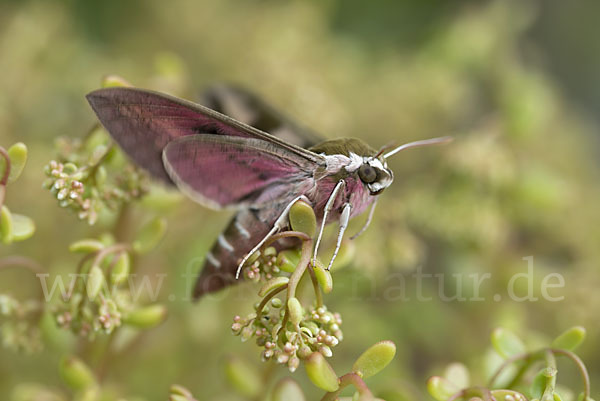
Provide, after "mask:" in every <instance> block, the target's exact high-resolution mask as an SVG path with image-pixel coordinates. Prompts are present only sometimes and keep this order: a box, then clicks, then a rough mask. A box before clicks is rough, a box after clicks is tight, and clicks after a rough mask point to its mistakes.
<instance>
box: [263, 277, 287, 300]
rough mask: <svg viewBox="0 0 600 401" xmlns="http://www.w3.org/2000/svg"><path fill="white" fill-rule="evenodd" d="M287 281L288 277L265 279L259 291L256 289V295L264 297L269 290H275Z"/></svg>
mask: <svg viewBox="0 0 600 401" xmlns="http://www.w3.org/2000/svg"><path fill="white" fill-rule="evenodd" d="M288 281H290V279H289V278H288V277H275V278H272V279H271V280H269V281H267V282H266V283H265V284H264V285H263V286H262V287H261V289H260V291H258V295H259V296H261V297H264V296H265V295H267V294H268V293H270V292H271V291H273V290H276V289H277V288H280V287H283V286H284V285H286V284H287V283H288Z"/></svg>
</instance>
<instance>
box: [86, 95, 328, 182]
mask: <svg viewBox="0 0 600 401" xmlns="http://www.w3.org/2000/svg"><path fill="white" fill-rule="evenodd" d="M87 99H88V101H89V103H90V105H91V106H92V108H93V109H94V111H95V112H96V114H97V115H98V118H99V119H100V122H101V123H102V124H103V125H104V127H105V128H106V129H107V130H108V132H110V134H111V136H112V137H113V138H114V140H115V141H116V142H117V143H118V144H119V145H120V146H121V147H122V148H123V149H124V151H125V152H126V153H127V154H128V155H129V156H130V157H131V158H132V159H133V161H135V162H136V163H137V164H138V165H140V166H141V167H142V168H144V169H146V170H148V171H149V172H150V173H151V174H152V175H154V176H155V177H157V178H159V179H162V180H163V181H165V182H168V183H170V182H171V180H170V178H169V175H168V174H167V172H166V171H165V168H164V165H163V163H162V160H161V156H162V153H163V149H164V148H165V146H167V144H168V143H170V142H171V141H173V140H175V139H179V138H182V137H185V136H189V135H198V134H206V135H218V136H226V137H239V138H255V139H261V140H263V141H266V142H270V143H272V144H274V145H275V146H278V147H280V148H282V149H285V150H286V151H287V152H289V153H291V154H294V155H296V156H297V157H300V158H304V159H306V160H309V161H312V162H318V161H319V157H320V156H318V155H316V154H315V153H312V152H310V151H308V150H305V149H302V148H300V147H298V146H295V145H293V144H289V143H286V142H285V141H283V140H281V139H278V138H276V137H274V136H272V135H269V134H267V133H265V132H262V131H260V130H258V129H256V128H253V127H251V126H248V125H246V124H244V123H241V122H239V121H236V120H234V119H232V118H230V117H227V116H225V115H223V114H220V113H218V112H216V111H214V110H211V109H209V108H206V107H204V106H200V105H198V104H195V103H192V102H188V101H185V100H182V99H178V98H175V97H172V96H169V95H165V94H161V93H157V92H152V91H148V90H143V89H136V88H106V89H100V90H97V91H94V92H91V93H90V94H88V95H87Z"/></svg>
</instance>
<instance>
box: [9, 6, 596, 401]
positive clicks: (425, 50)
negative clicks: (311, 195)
mask: <svg viewBox="0 0 600 401" xmlns="http://www.w3.org/2000/svg"><path fill="white" fill-rule="evenodd" d="M598 12H600V6H599V5H598V3H597V2H593V1H591V0H588V1H580V2H558V1H557V2H542V1H516V0H514V1H510V0H509V1H452V2H450V1H448V2H434V1H430V2H423V1H417V0H413V1H394V0H386V1H372V2H363V1H360V0H349V1H343V0H326V1H268V0H263V1H234V0H221V1H191V0H189V1H171V2H165V1H142V0H133V1H127V2H125V1H117V0H108V1H77V0H70V1H69V0H65V1H17V0H15V1H6V0H4V1H2V2H0V138H1V141H0V144H1V145H2V146H4V147H8V146H9V145H11V144H12V143H14V142H16V141H23V142H25V143H26V144H27V146H28V147H29V150H30V161H29V163H28V165H27V167H26V170H25V172H24V175H23V177H22V178H21V179H20V180H19V181H18V182H17V183H15V184H14V185H13V186H11V187H10V190H9V192H8V198H7V205H9V206H11V208H14V209H18V210H19V211H20V212H22V213H24V214H27V215H29V216H31V217H32V218H33V219H34V220H35V221H36V224H37V232H36V234H35V236H34V237H32V238H31V239H29V240H27V241H25V242H23V243H18V244H13V245H10V246H6V245H1V247H0V256H7V255H16V254H19V255H27V256H29V257H31V258H33V259H34V260H36V261H38V262H39V263H41V264H42V265H43V266H45V267H46V268H47V269H48V270H49V271H50V272H71V271H74V269H75V266H76V263H77V260H78V259H77V257H76V256H74V255H71V254H69V253H68V251H67V248H68V244H69V243H71V242H72V241H74V240H77V239H79V238H82V237H90V236H94V235H97V234H99V233H101V232H102V231H103V224H105V226H104V228H106V227H110V221H109V222H101V223H100V224H99V225H96V226H94V227H89V226H87V225H86V224H85V223H84V222H80V221H78V220H77V219H76V218H75V216H73V215H72V214H70V213H69V212H68V211H66V210H64V209H61V208H59V207H58V206H57V204H56V200H55V199H53V197H52V196H51V195H50V194H49V193H48V191H46V190H44V189H42V187H41V185H42V182H43V180H44V174H43V166H44V165H45V164H46V163H47V162H48V161H49V160H51V159H52V158H54V157H55V150H54V141H55V139H56V138H57V137H59V136H72V137H76V136H82V135H84V134H85V132H86V131H87V130H88V129H89V127H90V126H91V125H92V124H93V122H94V121H95V119H94V115H93V113H92V111H91V109H90V108H89V107H88V105H87V103H86V101H85V99H84V95H85V94H86V93H88V92H89V91H91V90H93V89H96V88H98V87H99V85H100V80H101V78H102V77H103V76H104V75H106V74H118V75H120V76H122V77H124V78H125V79H127V80H128V81H130V82H131V83H132V84H133V85H135V86H139V87H145V88H151V89H156V90H161V91H167V92H170V93H173V94H177V95H179V96H182V97H186V98H189V99H194V98H197V96H198V94H199V93H200V91H201V89H202V88H203V87H206V86H207V85H209V84H211V83H213V82H215V81H228V82H235V83H239V84H243V85H244V86H246V87H248V88H250V89H252V90H253V91H255V92H257V93H259V94H260V95H261V96H263V97H264V98H265V99H267V100H268V101H269V102H271V103H272V104H274V105H276V106H277V107H278V108H280V109H281V110H283V111H284V112H285V113H287V114H288V115H290V116H293V117H294V118H295V119H297V120H299V121H301V122H302V123H304V124H306V125H308V126H310V127H312V128H314V129H315V130H317V131H318V132H321V133H323V135H325V136H327V137H328V138H335V137H341V136H354V137H360V138H363V139H364V140H366V141H368V142H369V143H370V144H371V146H373V147H380V146H382V145H384V144H386V143H388V142H390V141H396V142H399V143H402V142H407V141H410V140H416V139H424V138H429V137H433V136H440V135H448V134H449V135H453V136H455V138H456V140H455V142H454V143H452V144H451V145H448V146H445V147H443V148H430V149H424V150H414V151H410V152H406V153H403V154H400V155H398V156H397V157H395V158H394V159H393V160H392V161H391V167H392V168H393V170H394V172H395V175H396V180H395V182H394V185H393V186H392V187H391V188H390V189H388V190H387V191H386V192H385V193H384V194H383V195H382V197H381V200H380V203H379V206H378V212H377V213H376V214H375V219H374V223H373V225H372V226H371V228H370V229H369V230H368V232H367V233H366V234H365V235H364V236H363V237H361V238H360V239H359V240H357V244H356V255H355V258H354V259H355V260H354V263H353V264H352V266H351V267H350V268H347V269H344V270H340V271H339V272H336V273H335V274H334V282H335V290H334V292H333V293H332V294H331V295H329V296H328V297H327V303H328V305H329V307H330V309H332V310H337V311H339V312H340V313H341V314H342V316H343V318H344V324H343V327H342V328H343V330H344V334H345V339H344V341H343V342H342V343H341V344H340V345H339V346H338V347H337V348H336V350H335V356H334V357H333V360H332V364H333V366H334V367H336V369H337V370H338V372H343V371H347V370H348V369H349V368H350V366H351V363H352V360H353V359H354V358H355V357H356V356H357V355H358V354H360V352H361V351H362V350H363V349H365V348H366V347H367V346H369V345H370V344H372V343H374V342H376V341H379V340H382V339H390V340H393V341H395V342H396V344H397V346H398V355H397V357H396V359H395V360H394V362H393V364H392V365H391V367H389V368H388V369H387V370H386V371H385V372H384V373H382V374H381V375H379V376H378V377H375V378H374V379H373V381H371V382H370V383H372V384H373V388H374V389H377V390H378V391H386V390H389V391H391V390H394V391H399V392H402V393H404V394H406V396H407V397H409V398H410V399H428V396H427V395H425V391H424V388H425V385H424V383H425V380H426V379H427V377H428V376H430V375H431V374H434V373H439V371H440V369H441V368H442V367H443V366H444V365H445V364H447V363H449V362H451V361H455V360H460V361H463V362H465V363H466V364H468V365H469V366H470V367H472V368H473V371H474V372H479V377H478V376H477V375H476V377H475V379H479V381H482V380H483V378H484V369H483V368H481V365H480V364H481V359H482V357H483V356H484V354H485V353H486V350H487V349H488V347H489V345H488V344H489V334H490V332H491V330H492V329H493V328H494V327H496V326H499V325H501V326H505V327H508V328H510V329H512V330H514V331H515V332H518V333H519V334H520V335H521V336H522V337H524V338H526V339H527V341H528V342H529V343H530V344H532V345H535V344H540V343H542V342H543V341H545V339H548V338H552V337H553V336H554V335H556V334H558V333H559V332H561V331H562V330H564V329H566V328H568V327H570V326H572V325H575V324H580V325H583V326H585V327H586V328H587V329H588V334H589V337H588V341H587V343H586V344H585V345H584V347H583V348H582V349H581V355H582V357H583V359H584V361H585V362H586V364H587V365H588V367H589V368H590V371H591V375H592V383H595V384H598V379H599V378H600V342H599V341H598V340H597V339H598V334H599V330H600V319H599V318H598V310H600V293H599V292H598V288H600V287H599V284H600V275H599V274H598V273H599V270H598V269H599V268H600V267H599V265H598V261H599V260H600V247H599V246H598V244H599V239H600V224H598V223H599V222H600V208H598V200H599V199H600V197H599V189H598V185H597V183H598V179H599V173H600V169H599V165H598V149H599V146H598V145H599V143H598V138H599V137H598V135H597V132H598V117H599V114H598V109H597V105H598V102H599V101H600V75H599V74H598V71H599V70H600V49H599V46H600V42H599V41H598V40H597V37H598V35H599V33H600V32H599V30H600V28H599V27H598V24H597V15H598ZM153 212H155V210H154V211H153ZM136 213H138V214H139V216H144V215H145V213H146V212H145V211H144V206H140V207H139V210H137V211H136ZM160 213H162V214H164V215H165V216H166V217H167V218H168V223H169V230H168V233H167V236H166V238H165V239H164V241H163V242H162V243H161V245H160V247H159V248H157V249H156V250H155V251H153V253H152V254H151V255H149V256H148V257H147V258H144V259H143V260H140V261H139V263H138V266H139V267H138V273H149V274H154V273H168V276H167V277H166V278H165V283H164V286H163V288H162V290H161V292H160V294H159V299H160V300H162V301H163V302H165V303H166V304H167V305H168V307H169V318H168V320H167V321H166V322H165V323H164V324H163V325H161V326H160V327H158V328H156V329H153V330H151V331H149V332H147V333H146V334H144V335H143V336H142V337H141V338H140V339H139V340H138V341H136V342H135V344H134V346H127V347H126V349H125V350H118V351H115V352H114V353H113V354H112V355H111V356H110V360H109V361H108V368H106V372H104V381H105V383H106V385H107V386H109V387H114V388H115V392H117V393H119V394H122V395H123V396H124V397H127V399H136V398H135V397H141V399H147V400H164V399H166V398H167V394H168V387H169V385H171V384H172V383H181V384H183V385H186V386H187V387H189V388H190V389H191V390H192V391H193V392H194V393H195V394H196V395H197V397H198V398H199V399H201V400H204V399H206V400H208V399H212V400H230V399H232V400H235V399H240V398H237V397H236V396H235V395H234V393H233V392H232V390H231V389H230V387H229V385H228V384H227V382H226V380H225V379H224V375H223V369H222V366H223V359H224V357H225V355H227V354H238V355H242V356H244V358H246V359H247V360H248V361H249V362H250V363H253V364H255V365H256V366H257V368H258V367H260V366H261V365H260V362H259V356H258V348H257V347H255V346H254V345H251V344H242V343H240V341H239V338H236V337H233V336H230V335H229V332H230V325H231V318H232V316H233V315H235V314H237V313H244V312H247V311H249V310H250V308H251V304H252V302H249V301H248V299H251V298H250V297H252V296H254V295H253V294H254V292H253V291H254V290H255V289H253V288H250V287H249V286H241V287H240V288H236V289H234V290H232V291H229V292H227V293H225V294H223V295H221V296H217V297H214V298H211V299H205V300H202V301H201V302H199V303H197V304H192V303H191V302H189V301H187V300H185V299H184V298H185V297H186V296H187V294H188V291H189V288H187V285H188V284H186V282H185V281H184V280H182V279H181V277H180V276H181V274H182V273H183V272H185V271H186V268H188V267H189V266H190V265H191V266H192V267H193V268H195V269H197V268H199V266H200V262H201V260H202V256H203V255H204V253H205V252H206V250H207V249H208V248H209V247H210V245H211V242H212V241H213V239H214V238H215V237H216V235H217V234H218V233H219V231H220V230H221V229H222V228H223V227H224V225H225V224H226V221H227V219H228V218H229V214H228V213H227V212H213V211H209V210H207V209H204V208H202V207H201V206H199V205H196V204H193V203H192V202H191V201H187V200H183V199H182V200H180V201H179V203H178V204H177V207H175V208H166V209H165V210H164V211H161V212H160ZM140 218H141V217H140ZM359 226H360V222H355V223H354V225H353V226H352V228H353V229H357V228H358V227H359ZM527 256H533V257H534V261H535V262H534V266H535V286H534V287H535V288H536V293H537V295H538V296H539V288H540V283H541V281H542V279H543V278H544V276H545V275H546V274H549V273H552V272H558V273H561V274H562V275H563V276H564V277H565V282H566V285H565V288H564V289H556V290H552V292H551V293H552V294H553V295H556V296H564V300H562V301H560V302H548V301H544V300H539V301H537V302H515V301H511V300H510V299H508V298H507V297H506V296H504V295H506V287H507V283H508V281H509V280H510V278H511V276H512V275H514V274H516V273H519V272H524V271H525V270H526V268H527V262H526V261H524V260H523V259H522V258H524V257H527ZM419 266H420V267H422V269H423V271H424V272H426V273H441V272H444V273H445V274H446V276H445V277H447V278H448V280H447V281H445V282H444V287H443V289H444V291H445V294H447V295H448V296H450V295H452V294H453V293H455V292H456V286H455V283H454V282H453V281H452V279H451V275H452V274H463V275H465V274H470V273H480V274H482V273H485V272H489V273H491V274H492V279H491V280H489V281H488V282H486V284H485V285H484V286H483V287H482V292H481V295H482V297H484V298H485V299H486V300H485V301H481V302H458V301H453V302H443V300H441V299H440V297H439V296H438V295H437V293H438V285H437V282H436V281H434V280H429V281H427V283H426V286H425V289H424V293H425V294H427V295H431V296H432V297H433V300H431V301H428V302H419V301H417V300H416V299H414V298H415V297H414V294H415V292H414V289H413V286H414V280H412V279H411V274H412V272H413V271H414V270H415V269H416V268H417V267H419ZM400 273H402V274H404V276H403V277H405V279H406V283H407V296H409V297H410V298H411V299H409V300H405V301H400V300H398V299H396V300H391V299H389V298H390V297H391V296H392V295H391V294H396V293H394V291H397V288H398V287H397V285H398V282H397V280H398V274H400ZM27 280H30V281H31V282H30V283H29V282H28V281H27ZM35 287H36V281H35V279H32V278H30V277H28V276H27V275H26V274H25V273H22V272H8V271H7V272H2V275H0V292H8V293H12V294H14V295H15V296H17V297H26V296H27V294H31V293H32V292H35V290H36V288H35ZM524 290H525V289H523V288H521V289H519V291H520V293H523V291H524ZM463 291H464V292H463V293H464V294H466V295H467V296H469V294H472V288H470V287H469V283H468V282H467V283H464V286H463ZM497 293H499V294H502V295H503V299H502V300H501V301H495V300H494V299H493V295H494V294H497ZM171 294H176V295H177V300H175V301H169V298H168V296H169V295H171ZM385 294H387V295H388V297H387V298H388V299H385V298H386V297H385V296H384V295H385ZM244 300H245V301H244ZM47 331H48V332H49V333H50V334H48V333H46V335H47V337H48V339H47V343H46V346H45V349H44V350H43V351H41V352H39V353H36V354H33V355H23V354H18V353H15V352H13V351H11V350H7V349H0V394H1V395H2V396H3V397H2V398H3V399H7V397H8V398H9V399H10V394H12V392H13V391H14V389H15V388H18V387H19V386H23V384H24V383H38V384H40V385H43V386H46V387H48V388H60V387H61V386H62V385H61V381H60V379H59V376H58V372H57V364H58V360H59V358H60V357H61V356H62V355H64V354H67V353H73V352H78V351H81V352H83V351H82V350H85V348H86V347H89V345H85V344H83V345H82V344H81V342H80V341H77V340H76V339H75V338H74V337H73V336H71V335H70V334H68V333H62V332H57V331H56V330H52V329H51V328H47ZM93 360H94V358H92V361H93ZM92 364H93V362H92ZM567 371H569V370H568V369H567ZM277 372H278V373H277V374H278V375H282V376H284V375H287V374H288V373H287V371H285V370H284V369H278V370H277ZM294 377H295V378H297V379H298V380H299V381H300V382H301V383H302V384H303V387H304V388H306V389H307V392H308V394H309V396H308V397H309V399H314V398H315V397H316V396H317V395H316V394H319V392H315V390H314V389H311V387H310V385H309V384H307V380H306V378H305V374H304V372H303V371H301V370H299V371H298V372H296V373H295V374H294ZM563 377H564V376H563ZM576 380H577V378H576V377H575V376H574V375H573V381H572V383H569V379H567V384H572V386H574V387H575V388H577V387H578V386H579V382H578V381H576ZM476 381H477V380H476ZM594 387H595V386H593V388H594Z"/></svg>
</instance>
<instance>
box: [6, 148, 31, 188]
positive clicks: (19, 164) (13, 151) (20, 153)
mask: <svg viewBox="0 0 600 401" xmlns="http://www.w3.org/2000/svg"><path fill="white" fill-rule="evenodd" d="M7 153H8V157H9V158H10V173H9V174H8V183H9V184H10V183H11V182H15V181H16V179H17V178H19V176H20V175H21V173H22V172H23V169H24V168H25V163H27V146H25V144H24V143H22V142H17V143H15V144H14V145H12V146H11V147H10V148H8V151H7ZM3 175H4V168H0V179H1V178H2V176H3Z"/></svg>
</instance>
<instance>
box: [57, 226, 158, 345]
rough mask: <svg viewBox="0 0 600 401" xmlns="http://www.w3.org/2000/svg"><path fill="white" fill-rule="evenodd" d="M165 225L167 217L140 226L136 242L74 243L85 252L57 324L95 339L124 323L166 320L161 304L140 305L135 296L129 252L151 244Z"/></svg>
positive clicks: (59, 307) (137, 324) (148, 323)
mask: <svg viewBox="0 0 600 401" xmlns="http://www.w3.org/2000/svg"><path fill="white" fill-rule="evenodd" d="M164 230H165V227H164V221H162V220H156V221H151V222H150V223H148V224H147V225H146V226H145V227H143V229H142V230H140V233H139V234H138V239H137V240H135V241H134V243H133V245H129V244H125V243H116V244H115V243H111V242H108V243H105V242H102V241H99V240H95V239H83V240H79V241H77V242H74V243H73V244H71V246H70V247H69V249H70V250H71V252H74V253H84V254H85V256H84V257H83V259H82V260H81V262H80V264H79V274H78V275H77V276H76V279H77V281H75V282H72V283H71V292H70V294H69V296H68V298H67V299H64V300H63V302H60V303H58V304H57V305H55V306H54V308H53V312H54V316H55V319H56V322H57V323H58V325H59V326H60V327H62V328H65V329H68V330H71V331H72V332H73V333H75V334H78V335H80V336H82V337H87V338H89V339H93V338H94V337H95V336H96V335H97V334H100V333H104V334H110V333H112V332H113V331H114V330H115V329H116V328H118V327H120V326H121V325H122V324H123V323H124V324H128V325H130V326H134V327H138V328H149V327H153V326H155V325H157V324H159V323H160V322H162V321H163V320H164V318H165V315H166V308H165V307H164V306H163V305H159V304H154V305H138V304H137V302H135V300H134V298H133V291H132V287H131V285H132V283H131V282H130V271H131V255H130V254H131V253H132V252H137V253H139V252H142V251H148V250H150V249H152V248H153V247H154V246H155V245H156V243H157V242H158V241H159V240H160V238H161V237H162V235H163V233H164Z"/></svg>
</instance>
